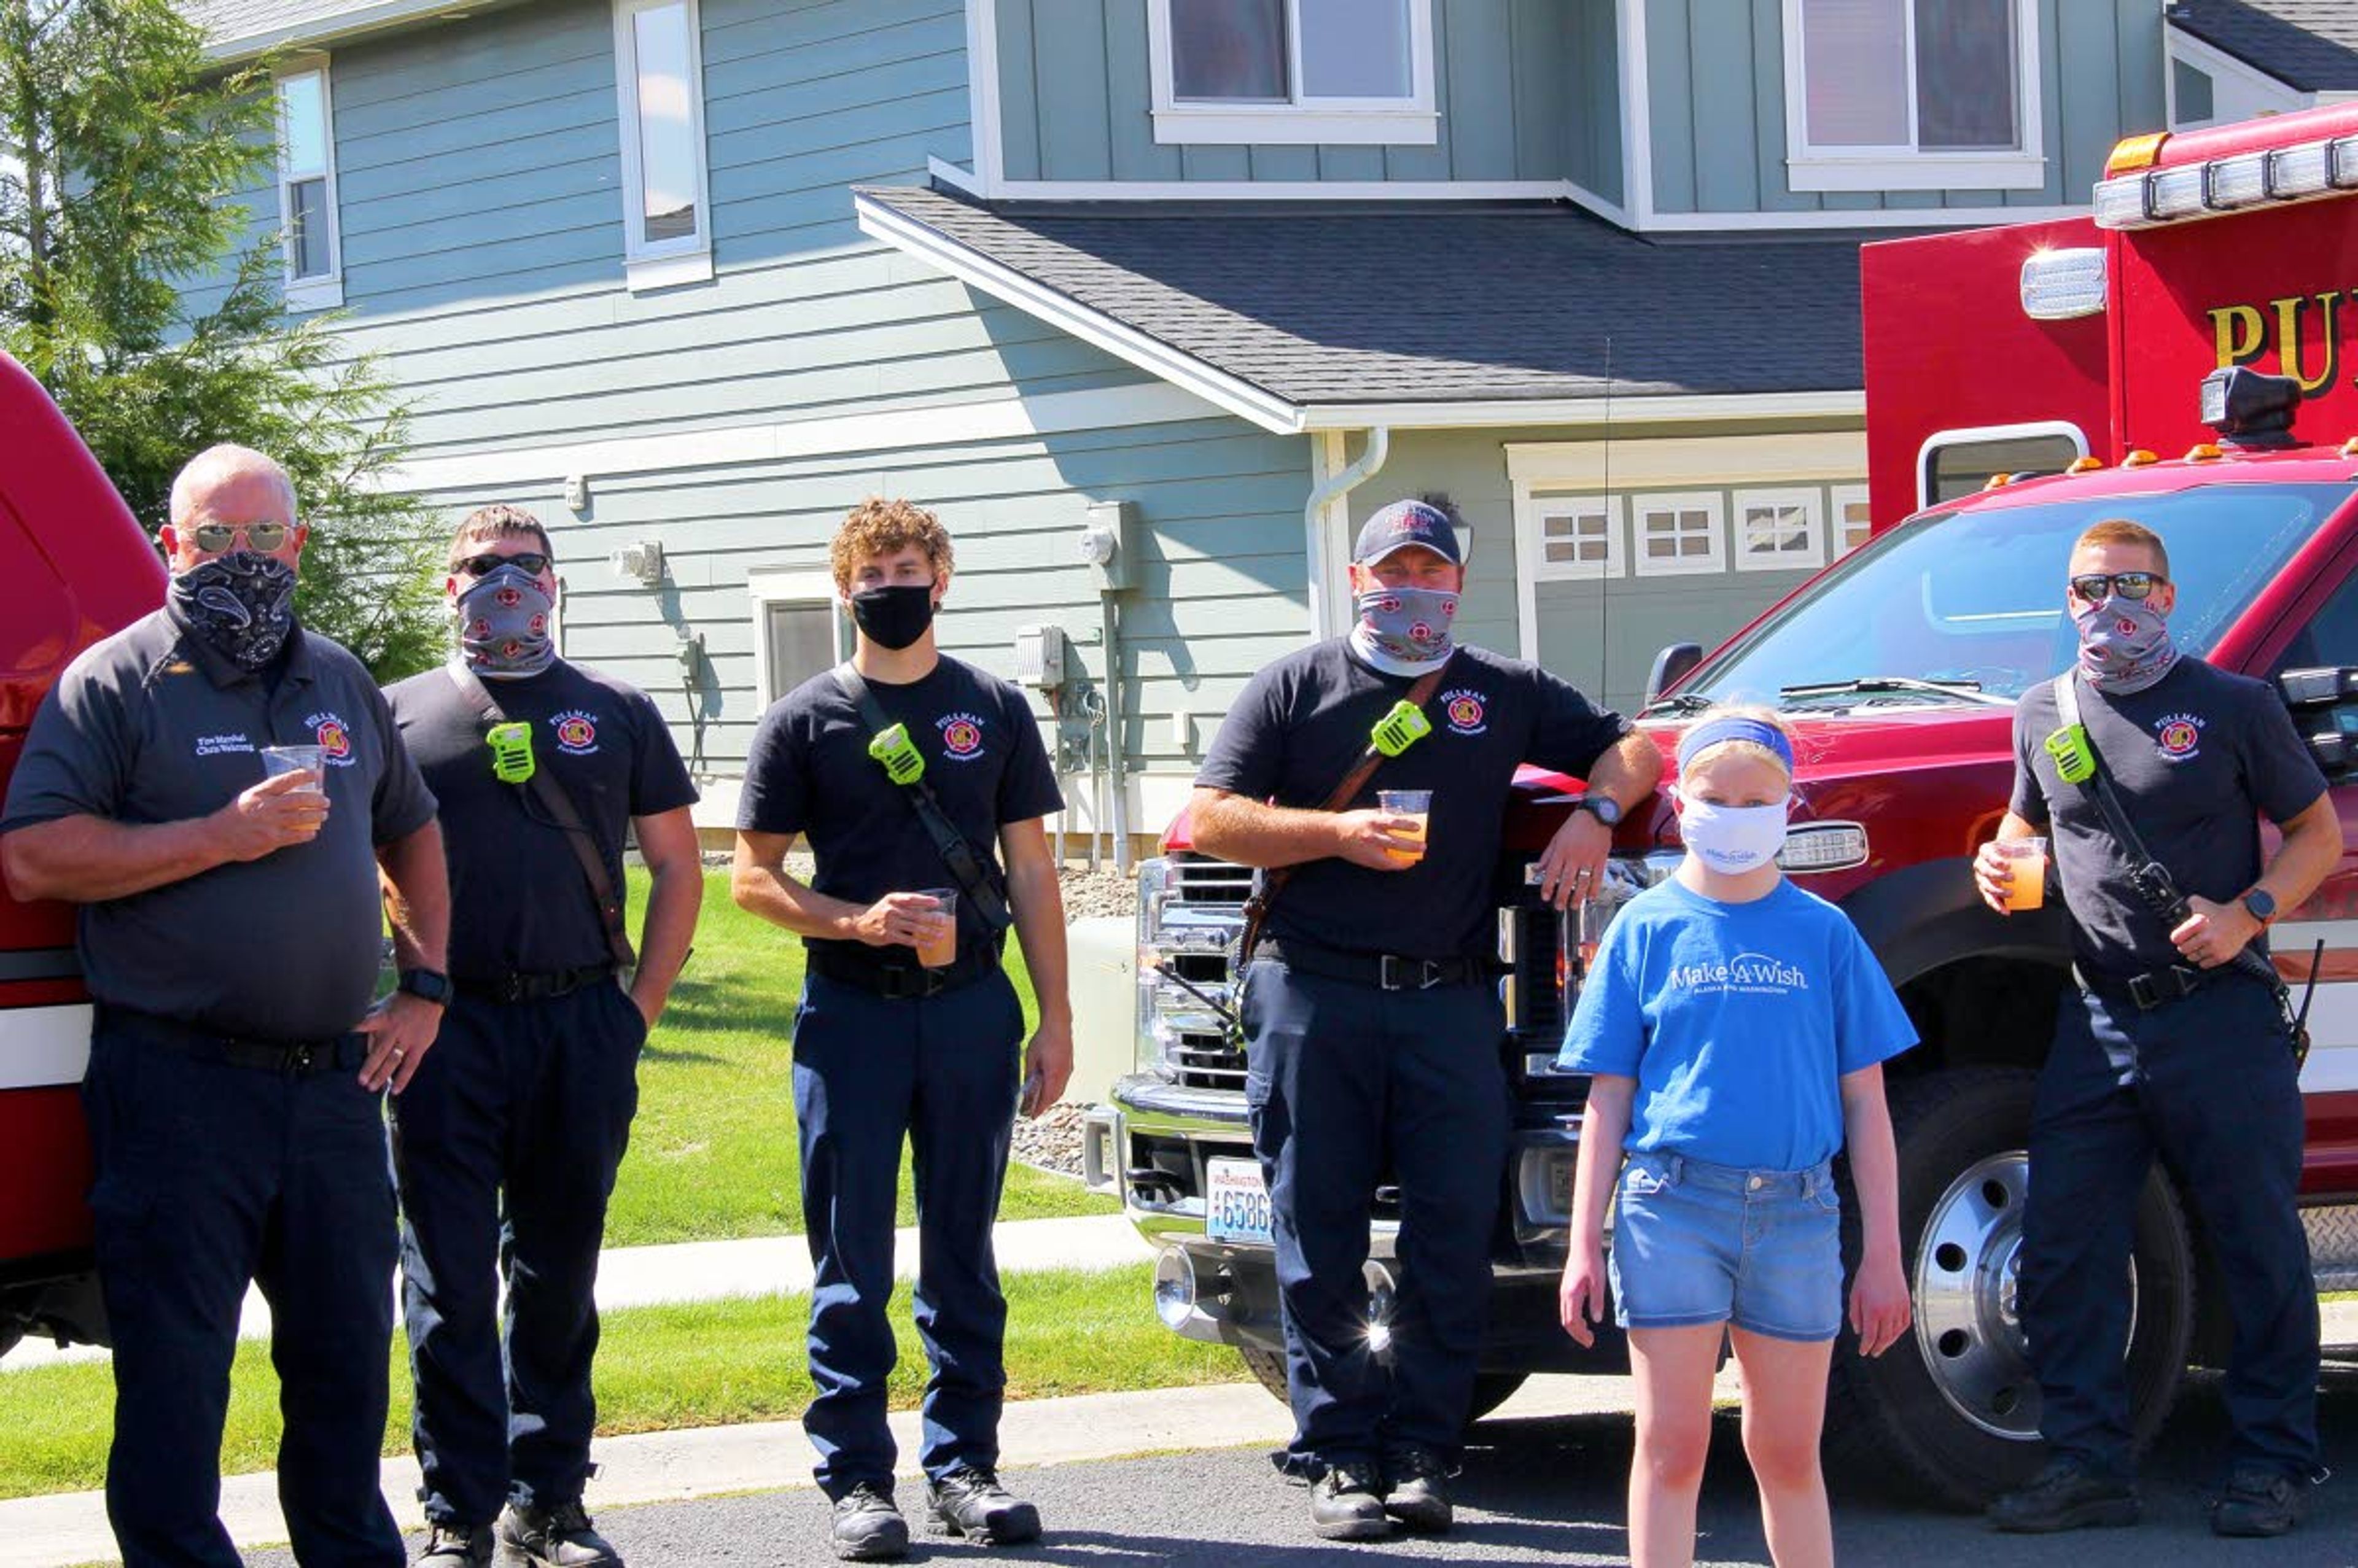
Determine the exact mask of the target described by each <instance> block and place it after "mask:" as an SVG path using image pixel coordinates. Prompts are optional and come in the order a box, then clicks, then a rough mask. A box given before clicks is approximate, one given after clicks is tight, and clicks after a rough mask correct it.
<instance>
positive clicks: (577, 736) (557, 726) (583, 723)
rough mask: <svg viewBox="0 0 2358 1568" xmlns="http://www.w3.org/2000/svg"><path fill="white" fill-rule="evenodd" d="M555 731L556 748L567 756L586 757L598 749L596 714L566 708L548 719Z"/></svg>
mask: <svg viewBox="0 0 2358 1568" xmlns="http://www.w3.org/2000/svg"><path fill="white" fill-rule="evenodd" d="M548 722H549V727H550V728H551V729H553V730H556V731H557V750H558V751H560V752H565V753H566V754H567V755H568V756H574V757H587V756H590V754H592V753H593V752H596V751H597V750H598V716H597V715H596V714H594V713H584V712H582V711H581V710H580V709H579V708H568V710H567V711H565V712H563V713H560V714H557V716H556V717H555V718H553V719H550V720H549V721H548Z"/></svg>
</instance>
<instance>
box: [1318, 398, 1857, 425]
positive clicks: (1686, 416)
mask: <svg viewBox="0 0 2358 1568" xmlns="http://www.w3.org/2000/svg"><path fill="white" fill-rule="evenodd" d="M1611 409H1612V422H1613V425H1614V427H1616V428H1618V427H1621V426H1624V425H1631V424H1639V425H1642V424H1659V423H1663V422H1666V421H1672V420H1690V419H1829V418H1848V419H1857V418H1864V417H1865V416H1866V393H1864V392H1751V393H1710V394H1701V393H1694V394H1689V393H1674V394H1671V395H1665V396H1660V397H1648V396H1644V395H1633V394H1628V393H1624V394H1622V395H1618V396H1617V397H1615V398H1614V399H1613V400H1612V405H1611ZM1605 420H1606V400H1605V399H1604V398H1602V397H1531V398H1512V397H1491V398H1481V399H1469V400H1467V401H1465V402H1461V403H1450V402H1439V401H1434V402H1424V403H1312V404H1306V405H1304V406H1303V409H1302V425H1303V428H1304V429H1306V430H1364V429H1366V428H1368V427H1370V426H1378V425H1389V426H1391V427H1395V428H1397V429H1404V430H1407V429H1414V430H1448V429H1457V428H1466V427H1490V426H1501V425H1506V426H1512V425H1601V424H1603V423H1605Z"/></svg>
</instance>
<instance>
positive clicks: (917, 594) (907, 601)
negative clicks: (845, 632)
mask: <svg viewBox="0 0 2358 1568" xmlns="http://www.w3.org/2000/svg"><path fill="white" fill-rule="evenodd" d="M851 619H852V622H853V624H855V625H857V626H858V627H859V628H860V632H861V633H862V634H863V635H864V636H866V637H867V639H868V640H869V641H870V642H871V643H875V644H876V645H877V646H878V647H880V648H889V649H891V650H892V652H894V653H896V654H897V653H899V652H900V651H901V650H902V649H903V648H905V647H907V646H908V645H909V644H910V643H914V642H915V641H916V640H917V639H918V638H920V637H922V636H924V635H925V628H926V627H928V626H931V625H932V624H933V623H934V585H933V584H932V583H929V582H927V583H901V584H894V585H892V586H888V587H884V588H863V589H860V591H859V592H858V593H855V594H853V595H852V596H851Z"/></svg>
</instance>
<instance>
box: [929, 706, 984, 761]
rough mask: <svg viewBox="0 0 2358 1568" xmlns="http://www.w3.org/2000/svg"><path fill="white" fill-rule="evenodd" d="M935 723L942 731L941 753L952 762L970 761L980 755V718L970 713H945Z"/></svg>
mask: <svg viewBox="0 0 2358 1568" xmlns="http://www.w3.org/2000/svg"><path fill="white" fill-rule="evenodd" d="M934 722H935V725H936V728H938V729H939V730H941V732H942V754H943V755H945V756H946V757H947V758H948V759H949V760H950V761H951V762H973V761H974V760H975V759H976V758H977V757H979V756H981V755H982V720H981V719H979V718H978V717H977V716H976V715H974V714H971V713H945V714H943V715H942V716H941V718H939V719H936V720H935V721H934Z"/></svg>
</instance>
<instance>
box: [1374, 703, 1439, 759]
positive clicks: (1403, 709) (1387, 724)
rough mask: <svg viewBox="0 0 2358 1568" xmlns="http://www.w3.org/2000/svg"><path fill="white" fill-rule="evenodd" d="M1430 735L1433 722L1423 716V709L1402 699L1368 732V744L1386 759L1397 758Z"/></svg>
mask: <svg viewBox="0 0 2358 1568" xmlns="http://www.w3.org/2000/svg"><path fill="white" fill-rule="evenodd" d="M1432 733H1433V720H1432V719H1427V718H1426V717H1425V716H1424V709H1422V708H1419V707H1417V706H1416V705H1415V704H1413V703H1412V702H1410V701H1408V700H1407V699H1406V698H1402V699H1401V701H1399V702H1395V703H1393V704H1392V710H1391V711H1390V713H1387V714H1385V715H1384V716H1383V717H1382V718H1381V719H1377V720H1376V727H1375V728H1374V729H1372V730H1368V744H1369V745H1371V746H1373V747H1374V748H1375V749H1376V750H1377V751H1379V752H1382V753H1383V754H1384V755H1385V756H1387V757H1397V756H1399V755H1400V754H1401V752H1405V751H1407V750H1408V749H1409V748H1410V747H1411V746H1413V745H1415V744H1416V743H1417V742H1418V741H1422V740H1423V739H1424V738H1425V737H1426V736H1427V735H1430V734H1432Z"/></svg>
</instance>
